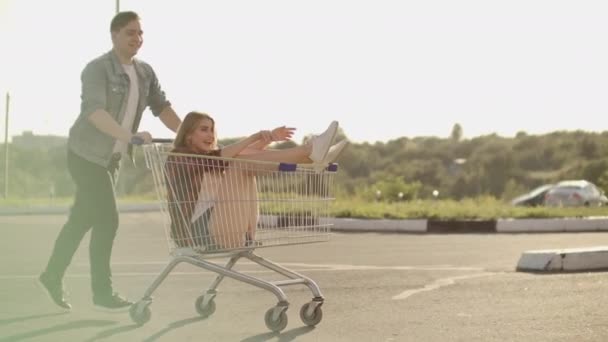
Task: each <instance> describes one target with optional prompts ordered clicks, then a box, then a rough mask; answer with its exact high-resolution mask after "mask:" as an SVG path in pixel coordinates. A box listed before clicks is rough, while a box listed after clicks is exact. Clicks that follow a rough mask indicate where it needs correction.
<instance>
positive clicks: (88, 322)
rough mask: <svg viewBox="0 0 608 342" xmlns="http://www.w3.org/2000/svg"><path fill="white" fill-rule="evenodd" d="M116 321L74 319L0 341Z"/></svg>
mask: <svg viewBox="0 0 608 342" xmlns="http://www.w3.org/2000/svg"><path fill="white" fill-rule="evenodd" d="M116 323H118V322H116V321H108V320H92V319H84V320H78V321H72V322H68V323H61V324H57V325H54V326H51V327H48V328H43V329H37V330H32V331H28V332H24V333H20V334H15V335H11V336H7V337H3V338H1V339H0V342H8V341H10V342H14V341H22V340H27V339H32V338H34V337H40V336H45V335H50V334H53V333H57V332H60V331H65V330H75V329H83V328H94V327H105V326H108V325H112V324H116Z"/></svg>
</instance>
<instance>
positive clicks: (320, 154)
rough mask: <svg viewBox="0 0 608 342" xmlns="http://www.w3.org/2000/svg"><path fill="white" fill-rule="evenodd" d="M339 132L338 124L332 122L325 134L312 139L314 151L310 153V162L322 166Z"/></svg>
mask: <svg viewBox="0 0 608 342" xmlns="http://www.w3.org/2000/svg"><path fill="white" fill-rule="evenodd" d="M337 132H338V122H337V121H332V122H331V124H329V127H327V129H326V130H325V132H323V133H321V134H319V135H317V136H315V137H313V138H312V151H311V152H310V156H309V157H310V160H312V162H313V163H315V164H322V163H323V161H324V160H325V157H326V156H327V152H328V151H329V147H330V146H331V144H332V142H333V141H334V138H335V137H336V133H337Z"/></svg>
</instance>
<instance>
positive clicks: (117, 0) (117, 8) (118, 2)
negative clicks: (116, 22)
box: [116, 0, 120, 13]
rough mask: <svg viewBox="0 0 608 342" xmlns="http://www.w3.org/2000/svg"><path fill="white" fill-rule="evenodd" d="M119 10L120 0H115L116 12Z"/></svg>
mask: <svg viewBox="0 0 608 342" xmlns="http://www.w3.org/2000/svg"><path fill="white" fill-rule="evenodd" d="M118 12H120V0H116V13H118Z"/></svg>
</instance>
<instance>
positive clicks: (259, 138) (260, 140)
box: [221, 131, 272, 158]
mask: <svg viewBox="0 0 608 342" xmlns="http://www.w3.org/2000/svg"><path fill="white" fill-rule="evenodd" d="M271 142H272V136H271V133H270V131H259V132H257V133H254V134H252V135H250V136H248V137H247V138H245V139H243V140H240V141H237V142H235V143H234V144H230V145H228V146H225V147H224V148H222V151H221V156H222V157H226V158H233V157H235V156H236V155H238V154H239V153H241V152H242V151H243V150H244V149H246V148H247V147H249V146H251V145H252V144H264V143H265V144H266V145H268V144H270V143H271Z"/></svg>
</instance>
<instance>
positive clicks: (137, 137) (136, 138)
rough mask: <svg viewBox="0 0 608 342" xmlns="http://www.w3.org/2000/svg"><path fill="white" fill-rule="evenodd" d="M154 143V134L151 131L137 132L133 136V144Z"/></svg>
mask: <svg viewBox="0 0 608 342" xmlns="http://www.w3.org/2000/svg"><path fill="white" fill-rule="evenodd" d="M150 143H152V135H151V134H150V133H149V132H146V131H143V132H137V133H135V134H134V135H133V136H132V137H131V144H133V145H143V144H150Z"/></svg>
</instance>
